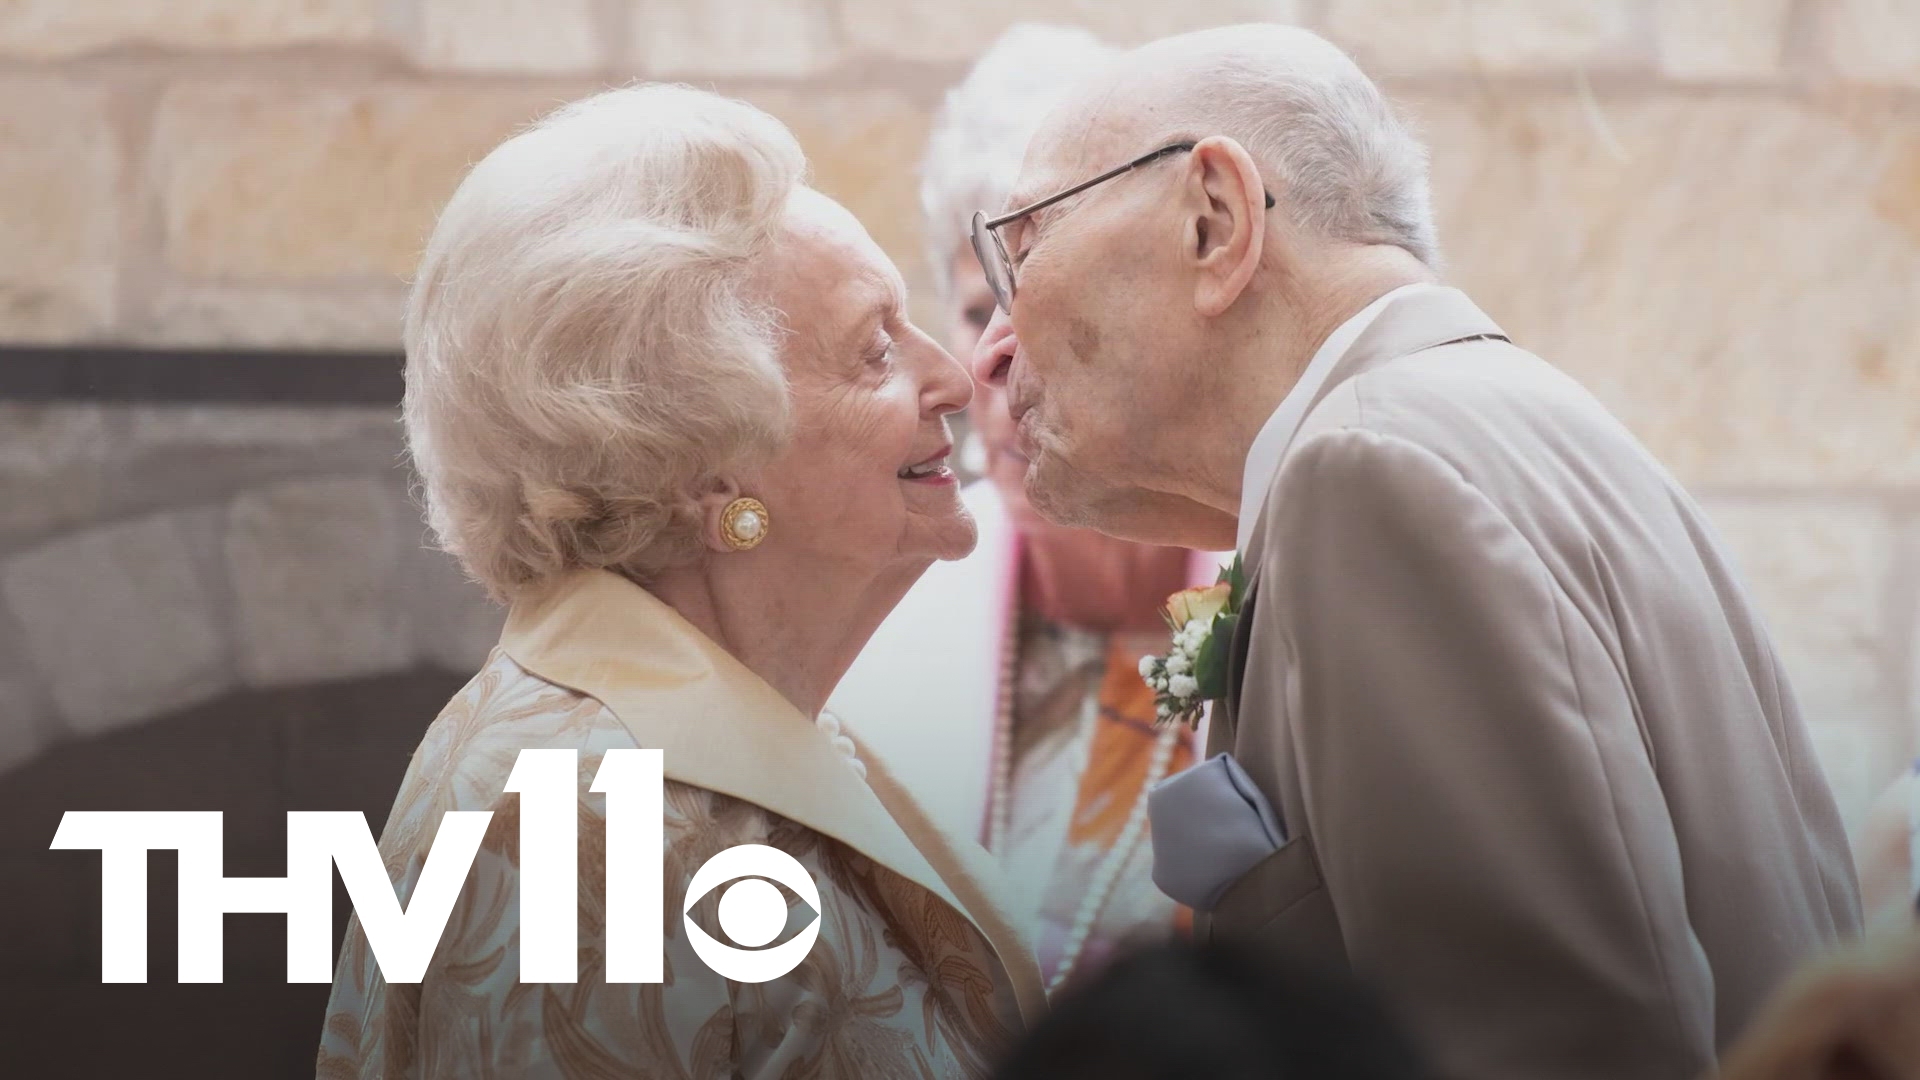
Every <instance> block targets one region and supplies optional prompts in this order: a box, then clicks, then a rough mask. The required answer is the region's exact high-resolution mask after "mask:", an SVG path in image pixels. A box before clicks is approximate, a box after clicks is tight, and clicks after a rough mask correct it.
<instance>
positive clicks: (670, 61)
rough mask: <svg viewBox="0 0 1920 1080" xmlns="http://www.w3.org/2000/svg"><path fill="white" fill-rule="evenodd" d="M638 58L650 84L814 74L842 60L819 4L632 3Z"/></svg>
mask: <svg viewBox="0 0 1920 1080" xmlns="http://www.w3.org/2000/svg"><path fill="white" fill-rule="evenodd" d="M630 10H631V12H632V16H631V18H632V23H631V25H632V34H633V59H634V63H635V64H637V65H638V66H639V69H640V73H641V74H642V75H644V76H646V77H647V78H649V79H671V78H685V77H692V76H703V75H704V76H715V75H776V76H801V75H813V74H817V73H818V72H820V71H823V70H825V69H826V68H828V67H830V66H832V64H833V62H834V60H835V59H836V58H837V57H838V55H839V47H838V44H837V43H836V42H835V40H834V36H833V28H832V22H831V16H832V9H831V8H830V7H829V6H828V5H826V4H822V3H819V2H818V0H707V2H705V3H698V4H689V3H686V2H684V0H632V4H631V8H630Z"/></svg>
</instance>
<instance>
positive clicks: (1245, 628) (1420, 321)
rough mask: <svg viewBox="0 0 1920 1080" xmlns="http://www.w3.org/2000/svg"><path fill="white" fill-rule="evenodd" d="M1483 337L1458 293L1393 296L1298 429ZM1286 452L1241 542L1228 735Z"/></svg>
mask: <svg viewBox="0 0 1920 1080" xmlns="http://www.w3.org/2000/svg"><path fill="white" fill-rule="evenodd" d="M1483 337H1485V338H1498V339H1500V340H1502V341H1505V340H1507V337H1506V334H1505V333H1504V332H1502V331H1501V329H1500V327H1499V324H1497V323H1495V322H1494V321H1493V320H1492V319H1490V318H1488V317H1487V315H1486V313H1485V312H1483V311H1481V310H1480V309H1479V307H1478V306H1476V305H1475V304H1474V302H1473V301H1472V300H1469V299H1468V298H1467V294H1466V293H1463V292H1461V291H1460V290H1458V289H1420V290H1417V291H1413V292H1409V293H1407V294H1406V295H1404V296H1399V297H1396V298H1395V299H1393V300H1392V301H1390V302H1389V303H1388V304H1387V306H1386V307H1385V308H1382V309H1381V311H1380V313H1379V314H1378V315H1376V316H1375V317H1374V320H1373V322H1371V323H1369V324H1368V325H1367V328H1366V329H1365V330H1364V331H1362V332H1361V334H1360V336H1359V337H1358V338H1355V339H1354V342H1353V345H1352V346H1351V347H1349V348H1348V349H1347V351H1346V352H1345V353H1343V354H1342V355H1341V357H1340V359H1339V360H1338V361H1336V362H1335V363H1334V366H1333V370H1332V371H1331V372H1330V373H1328V375H1327V378H1326V380H1325V381H1324V382H1322V383H1321V384H1320V386H1319V388H1318V390H1317V391H1316V392H1315V393H1314V395H1313V398H1312V400H1310V401H1309V402H1308V403H1307V407H1306V409H1304V410H1303V411H1302V412H1301V415H1300V429H1304V428H1306V427H1307V425H1308V421H1309V420H1310V419H1311V418H1312V416H1313V413H1314V410H1315V409H1318V408H1319V407H1320V404H1321V403H1322V402H1324V401H1325V400H1326V399H1327V397H1328V395H1330V394H1332V393H1333V392H1334V391H1335V390H1336V389H1338V388H1339V387H1341V386H1342V385H1344V384H1346V383H1348V382H1351V381H1352V380H1353V379H1355V378H1357V377H1358V376H1360V375H1362V374H1364V373H1366V372H1367V371H1369V370H1371V369H1373V368H1375V367H1378V366H1380V365H1381V364H1384V363H1387V362H1388V361H1391V360H1397V359H1399V358H1400V357H1403V356H1409V355H1411V354H1413V353H1417V352H1424V351H1426V350H1427V349H1434V348H1439V347H1440V346H1442V345H1451V344H1454V343H1455V342H1460V341H1471V340H1474V339H1476V338H1483ZM1297 430H1298V429H1297ZM1291 452H1292V446H1291V444H1290V445H1289V446H1288V447H1287V449H1286V450H1285V451H1283V452H1282V453H1281V455H1280V468H1279V469H1276V470H1275V471H1274V475H1273V477H1272V478H1271V481H1270V482H1269V485H1268V493H1269V497H1268V498H1267V499H1265V500H1264V501H1262V503H1261V504H1260V519H1259V520H1258V521H1257V522H1255V523H1254V526H1253V532H1252V533H1251V534H1250V535H1249V536H1248V538H1247V550H1246V551H1244V552H1242V553H1241V559H1242V565H1243V566H1244V567H1245V568H1246V574H1247V590H1246V597H1245V599H1244V601H1243V602H1242V605H1241V617H1240V620H1239V622H1238V623H1237V624H1235V626H1234V632H1233V648H1232V650H1231V652H1229V653H1228V663H1227V700H1226V720H1227V723H1226V727H1227V729H1228V732H1229V733H1231V730H1232V728H1233V727H1234V724H1235V722H1236V720H1237V717H1238V715H1239V710H1240V688H1241V683H1242V681H1243V679H1244V677H1245V675H1246V669H1247V668H1246V665H1247V656H1248V653H1249V651H1250V649H1251V642H1250V640H1249V638H1250V635H1251V634H1252V632H1253V631H1252V627H1253V620H1252V619H1251V618H1248V617H1247V616H1248V613H1249V612H1251V611H1252V610H1253V604H1254V602H1255V599H1256V597H1257V595H1258V590H1259V585H1260V572H1261V570H1262V569H1263V568H1264V566H1265V564H1266V561H1267V560H1266V546H1267V532H1268V528H1269V526H1270V525H1271V523H1272V521H1273V517H1274V514H1275V512H1276V510H1277V505H1276V503H1277V500H1275V499H1273V498H1272V497H1271V493H1272V490H1273V488H1274V487H1276V486H1278V482H1279V479H1280V474H1281V473H1282V472H1284V471H1285V470H1286V460H1287V456H1288V454H1290V453H1291ZM1208 742H1209V744H1210V745H1209V752H1211V750H1212V744H1213V740H1212V739H1209V740H1208ZM1229 745H1230V744H1229Z"/></svg>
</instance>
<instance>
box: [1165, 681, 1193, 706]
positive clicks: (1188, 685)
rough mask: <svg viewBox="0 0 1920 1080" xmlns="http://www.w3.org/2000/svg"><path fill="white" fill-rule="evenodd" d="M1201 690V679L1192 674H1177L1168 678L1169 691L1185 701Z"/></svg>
mask: <svg viewBox="0 0 1920 1080" xmlns="http://www.w3.org/2000/svg"><path fill="white" fill-rule="evenodd" d="M1199 692H1200V681H1199V680H1198V679H1195V678H1194V677H1193V676H1191V675H1175V676H1174V677H1173V678H1171V679H1168V680H1167V693H1169V694H1172V695H1173V696H1174V697H1177V698H1179V699H1180V700H1182V701H1185V700H1186V699H1187V698H1190V697H1192V696H1193V695H1195V694H1197V693H1199Z"/></svg>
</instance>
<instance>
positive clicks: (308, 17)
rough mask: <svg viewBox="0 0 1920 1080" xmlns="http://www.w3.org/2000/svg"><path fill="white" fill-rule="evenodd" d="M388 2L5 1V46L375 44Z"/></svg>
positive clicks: (56, 49)
mask: <svg viewBox="0 0 1920 1080" xmlns="http://www.w3.org/2000/svg"><path fill="white" fill-rule="evenodd" d="M386 8H387V5H386V4H385V2H384V0H8V2H7V3H4V4H0V51H6V52H15V53H22V54H26V55H33V56H65V55H71V54H74V53H83V52H91V51H94V50H98V49H110V48H119V47H124V46H140V45H147V46H156V45H157V46H164V47H174V48H186V49H252V48H264V47H273V46H285V45H366V44H375V43H378V42H380V41H381V40H382V38H383V37H384V34H385V29H386V22H385V19H386V16H385V13H386Z"/></svg>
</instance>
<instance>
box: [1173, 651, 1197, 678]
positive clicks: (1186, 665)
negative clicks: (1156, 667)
mask: <svg viewBox="0 0 1920 1080" xmlns="http://www.w3.org/2000/svg"><path fill="white" fill-rule="evenodd" d="M1192 670H1193V661H1191V660H1188V659H1187V654H1186V653H1183V652H1177V653H1174V654H1173V655H1172V656H1169V657H1167V674H1169V675H1185V674H1186V673H1187V672H1189V671H1192Z"/></svg>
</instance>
